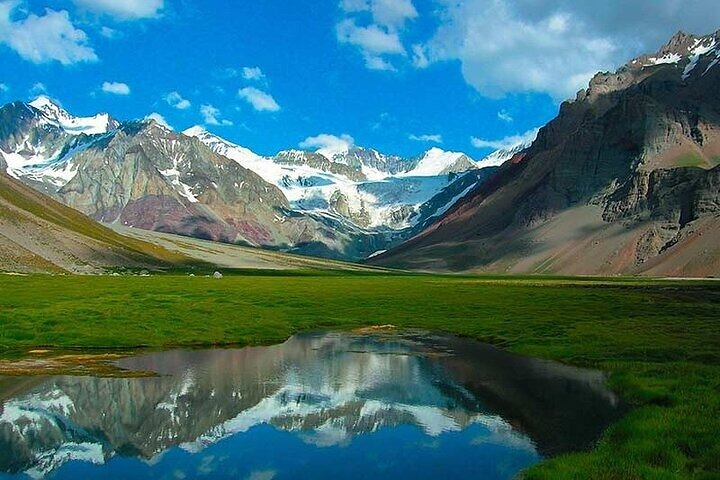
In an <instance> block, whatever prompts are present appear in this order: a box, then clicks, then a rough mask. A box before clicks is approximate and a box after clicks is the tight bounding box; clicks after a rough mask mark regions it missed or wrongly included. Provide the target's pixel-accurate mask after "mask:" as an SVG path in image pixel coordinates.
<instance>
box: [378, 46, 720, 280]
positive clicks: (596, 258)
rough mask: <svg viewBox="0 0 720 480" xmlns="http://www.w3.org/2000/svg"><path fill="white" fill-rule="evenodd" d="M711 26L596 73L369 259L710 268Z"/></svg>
mask: <svg viewBox="0 0 720 480" xmlns="http://www.w3.org/2000/svg"><path fill="white" fill-rule="evenodd" d="M719 62H720V32H717V33H714V34H712V35H708V36H703V37H696V36H693V35H688V34H685V33H678V34H676V35H675V36H674V37H673V38H672V39H671V40H670V41H669V42H668V43H667V44H666V45H664V46H663V47H662V48H661V49H660V51H658V52H657V53H655V54H652V55H643V56H641V57H639V58H636V59H634V60H632V61H630V62H629V63H627V64H626V65H624V66H622V67H620V68H619V69H618V70H617V71H615V72H603V73H599V74H597V75H595V77H594V78H593V79H592V80H591V82H590V85H589V87H588V88H587V89H585V90H582V91H580V92H579V93H578V94H577V97H576V98H575V99H574V100H572V101H567V102H565V103H563V104H562V105H561V108H560V113H559V115H558V116H557V117H556V118H555V119H554V120H552V121H551V122H550V123H549V124H547V125H546V126H545V127H543V128H541V129H540V131H539V133H538V136H537V139H536V140H535V141H534V142H533V143H532V145H531V146H530V147H529V148H528V149H526V150H523V151H522V152H519V153H517V154H516V155H515V156H514V157H513V158H512V159H511V160H510V161H508V162H506V163H504V164H503V165H502V167H501V168H500V170H499V171H498V172H497V173H496V174H495V175H494V176H493V177H492V178H491V179H490V180H488V181H487V182H485V183H484V184H483V185H480V186H479V187H478V188H476V189H474V190H473V191H472V192H471V193H470V194H469V195H467V196H465V197H464V198H463V199H462V200H461V201H459V202H458V203H457V204H456V205H455V206H454V207H453V208H452V209H451V210H450V211H448V212H447V213H446V215H444V216H443V218H441V219H439V220H438V221H437V222H435V223H434V224H433V225H431V226H430V227H429V228H427V229H426V230H425V231H423V232H422V233H420V234H419V235H417V236H415V237H414V238H412V239H411V240H409V241H408V242H406V243H404V244H403V245H401V246H399V247H397V248H396V249H393V250H391V251H389V252H387V253H385V254H383V255H379V256H377V257H375V258H373V259H372V262H373V263H378V264H383V265H391V266H402V267H405V268H414V269H421V270H433V271H435V270H450V271H467V270H472V271H492V272H508V273H521V272H532V273H563V274H604V275H611V274H652V275H672V276H686V275H688V276H707V275H716V274H718V273H720V242H718V235H719V234H720V166H718V165H720V88H718V86H719V85H720V67H718V63H719Z"/></svg>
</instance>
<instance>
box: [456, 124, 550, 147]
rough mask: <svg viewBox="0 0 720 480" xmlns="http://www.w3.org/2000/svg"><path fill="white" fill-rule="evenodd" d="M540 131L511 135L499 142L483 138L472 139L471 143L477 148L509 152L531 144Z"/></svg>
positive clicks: (535, 129)
mask: <svg viewBox="0 0 720 480" xmlns="http://www.w3.org/2000/svg"><path fill="white" fill-rule="evenodd" d="M538 131H539V129H537V128H533V129H532V130H528V131H527V132H525V133H523V134H520V135H510V136H507V137H505V138H501V139H499V140H485V139H482V138H477V137H472V138H471V139H470V142H471V143H472V145H473V147H475V148H491V149H493V150H507V149H510V148H513V147H516V146H518V145H520V144H522V143H529V142H532V141H534V140H535V139H536V138H537V134H538Z"/></svg>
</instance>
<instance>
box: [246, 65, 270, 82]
mask: <svg viewBox="0 0 720 480" xmlns="http://www.w3.org/2000/svg"><path fill="white" fill-rule="evenodd" d="M242 76H243V78H244V79H245V80H262V79H264V78H265V74H264V73H263V71H262V70H261V69H260V67H243V69H242Z"/></svg>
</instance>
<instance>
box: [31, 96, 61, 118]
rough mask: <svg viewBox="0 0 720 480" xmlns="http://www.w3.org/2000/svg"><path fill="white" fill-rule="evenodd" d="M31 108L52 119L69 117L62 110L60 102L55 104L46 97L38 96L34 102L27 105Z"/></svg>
mask: <svg viewBox="0 0 720 480" xmlns="http://www.w3.org/2000/svg"><path fill="white" fill-rule="evenodd" d="M29 105H30V106H31V107H33V108H36V109H38V110H40V111H41V112H43V113H44V114H45V115H50V116H53V117H59V116H63V117H70V115H69V114H68V113H67V112H66V111H65V109H63V108H62V106H61V105H60V102H57V101H55V100H53V99H51V98H50V97H48V96H46V95H40V96H39V97H37V98H36V99H35V100H33V101H32V102H30V103H29Z"/></svg>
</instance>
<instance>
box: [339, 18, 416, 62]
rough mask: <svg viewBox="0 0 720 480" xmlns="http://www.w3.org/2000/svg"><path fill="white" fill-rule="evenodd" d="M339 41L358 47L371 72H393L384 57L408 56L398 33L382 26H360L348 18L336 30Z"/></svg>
mask: <svg viewBox="0 0 720 480" xmlns="http://www.w3.org/2000/svg"><path fill="white" fill-rule="evenodd" d="M335 33H336V36H337V40H338V42H340V43H345V44H349V45H352V46H354V47H357V48H358V49H359V50H360V52H361V53H362V55H363V58H364V59H365V66H366V67H367V68H369V69H371V70H393V69H394V67H393V66H392V64H391V63H390V62H389V61H388V60H387V59H385V58H384V57H383V56H384V55H403V56H404V55H406V52H405V47H403V44H402V42H401V41H400V36H399V34H398V33H397V32H396V31H392V30H389V29H388V28H387V27H384V26H381V25H375V24H371V25H368V26H367V27H363V26H359V25H357V23H356V22H355V20H353V19H350V18H347V19H345V20H343V21H341V22H340V23H338V24H337V26H336V28H335Z"/></svg>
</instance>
